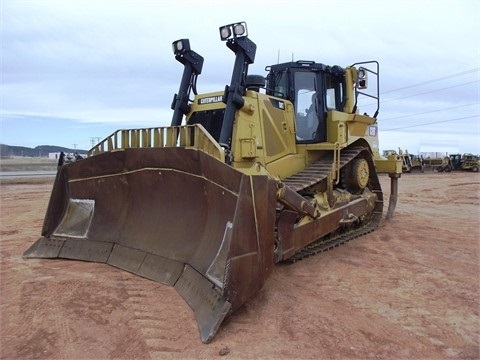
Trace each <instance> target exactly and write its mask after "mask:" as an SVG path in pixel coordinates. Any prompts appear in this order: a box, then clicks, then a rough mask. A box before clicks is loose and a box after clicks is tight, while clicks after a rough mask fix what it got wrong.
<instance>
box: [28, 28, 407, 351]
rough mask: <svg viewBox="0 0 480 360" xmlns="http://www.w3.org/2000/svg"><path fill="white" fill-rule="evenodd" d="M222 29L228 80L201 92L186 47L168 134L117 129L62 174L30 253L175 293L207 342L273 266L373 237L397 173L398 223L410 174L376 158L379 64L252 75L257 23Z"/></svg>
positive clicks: (295, 65) (302, 66) (395, 161)
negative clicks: (383, 176)
mask: <svg viewBox="0 0 480 360" xmlns="http://www.w3.org/2000/svg"><path fill="white" fill-rule="evenodd" d="M219 30H220V36H221V40H223V41H226V45H227V47H228V48H229V49H230V50H232V51H233V52H234V53H235V64H234V67H233V71H232V75H231V82H230V85H228V86H226V87H225V90H222V91H218V92H213V93H207V94H198V93H197V90H196V83H197V76H198V75H199V74H200V73H201V70H202V65H203V57H201V56H200V55H199V54H197V53H196V52H194V51H193V50H191V49H190V44H189V41H188V40H187V39H181V40H178V41H175V42H174V43H173V50H174V54H175V58H176V59H177V60H178V61H179V62H181V63H182V64H183V65H184V72H183V76H182V80H181V83H180V88H179V92H178V94H176V95H175V96H174V99H173V103H172V109H173V117H172V123H171V126H169V127H158V128H142V129H128V130H118V131H116V132H115V133H113V134H111V135H110V136H108V137H107V138H105V139H104V140H102V141H101V142H100V143H98V144H97V145H96V146H95V147H93V148H92V149H91V150H90V152H89V156H88V157H87V158H85V159H80V160H78V161H76V162H73V163H69V164H65V165H63V166H61V167H60V168H59V171H58V173H57V176H56V179H55V183H54V187H53V190H52V194H51V198H50V202H49V205H48V209H47V213H46V216H45V220H44V224H43V229H42V234H41V235H42V236H41V237H40V238H39V239H38V240H37V241H36V242H35V243H34V244H33V245H32V246H31V247H30V248H29V249H28V250H27V251H25V253H24V257H26V258H57V257H58V258H66V259H79V260H85V261H95V262H104V263H108V264H110V265H112V266H115V267H118V268H121V269H124V270H127V271H130V272H132V273H135V274H138V275H140V276H143V277H146V278H149V279H152V280H154V281H158V282H160V283H163V284H167V285H171V286H173V287H174V288H175V289H176V290H177V292H178V293H179V294H180V295H181V296H182V297H183V298H184V299H185V301H186V302H187V303H188V304H189V306H190V307H191V308H192V309H193V311H194V313H195V318H196V320H197V323H198V327H199V330H200V336H201V339H202V341H203V342H209V341H211V340H212V338H213V337H214V335H215V333H216V332H217V330H218V328H219V326H220V324H221V323H222V321H223V320H224V318H225V317H226V316H227V315H228V314H230V313H231V312H233V311H235V310H236V309H238V308H239V307H240V306H242V305H243V304H244V303H245V302H246V301H247V300H248V299H249V298H251V297H252V296H254V295H255V294H256V293H257V292H258V291H259V289H260V288H261V287H262V286H263V284H264V282H265V280H266V279H267V277H268V276H269V274H270V273H271V272H272V270H273V268H274V265H275V264H276V263H279V262H285V261H290V262H294V261H296V260H299V259H301V258H303V257H306V256H310V255H313V254H316V253H318V252H320V251H324V250H326V249H329V248H331V247H334V246H337V245H338V244H341V243H344V242H346V241H349V240H350V239H353V238H355V237H358V236H361V235H363V234H366V233H369V232H371V231H373V230H375V229H376V228H377V227H378V225H379V223H380V221H381V219H382V211H383V202H384V199H383V192H382V189H381V186H380V182H379V179H378V174H379V173H387V174H389V176H390V178H391V196H390V203H389V207H388V210H387V217H391V216H392V215H393V213H394V209H395V204H396V200H397V180H398V178H399V177H400V175H401V173H402V169H401V166H402V162H401V160H400V159H399V158H398V156H396V155H391V156H389V157H388V158H385V157H381V156H380V155H379V153H378V126H377V120H376V117H377V115H378V109H379V97H378V84H379V80H378V75H379V71H378V63H377V62H375V61H371V62H366V63H363V62H362V63H357V64H354V65H352V66H348V67H345V68H342V67H340V66H327V65H324V64H320V63H317V62H314V61H297V62H288V63H283V64H276V65H272V66H268V67H267V68H266V71H267V76H266V77H263V76H259V75H250V74H249V73H248V67H249V65H250V64H252V63H253V62H254V58H255V52H256V45H255V44H254V43H253V42H252V41H251V40H250V38H249V37H248V36H247V29H246V24H245V23H243V22H241V23H235V24H230V25H226V26H222V27H220V29H219ZM372 80H373V83H372V87H373V89H374V91H373V92H370V93H369V92H368V90H367V89H368V88H369V86H368V85H369V84H368V81H372ZM192 92H193V94H194V96H193V98H191V95H192V94H191V93H192ZM362 98H366V99H368V100H370V102H371V101H372V99H373V100H374V102H375V104H376V105H375V108H374V109H373V113H372V115H367V114H363V115H361V114H360V113H359V111H358V104H359V102H360V100H361V99H362ZM312 100H313V103H311V102H312Z"/></svg>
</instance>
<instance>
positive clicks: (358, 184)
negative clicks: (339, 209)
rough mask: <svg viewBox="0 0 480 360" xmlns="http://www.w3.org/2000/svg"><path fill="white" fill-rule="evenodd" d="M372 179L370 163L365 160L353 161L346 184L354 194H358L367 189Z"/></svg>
mask: <svg viewBox="0 0 480 360" xmlns="http://www.w3.org/2000/svg"><path fill="white" fill-rule="evenodd" d="M369 179H370V169H369V167H368V161H367V160H365V159H363V158H357V159H354V160H352V162H351V163H350V164H349V165H348V168H347V172H346V179H345V184H346V185H347V187H348V189H349V190H350V191H352V192H358V191H361V190H363V189H365V188H366V187H367V185H368V181H369Z"/></svg>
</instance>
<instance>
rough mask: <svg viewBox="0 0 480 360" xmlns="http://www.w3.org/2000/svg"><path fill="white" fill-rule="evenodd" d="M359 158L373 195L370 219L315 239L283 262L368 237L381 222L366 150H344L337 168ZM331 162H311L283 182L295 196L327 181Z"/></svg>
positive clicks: (377, 191)
mask: <svg viewBox="0 0 480 360" xmlns="http://www.w3.org/2000/svg"><path fill="white" fill-rule="evenodd" d="M360 155H361V156H362V157H363V158H365V159H366V160H367V162H368V165H369V170H370V171H369V173H370V178H369V184H368V187H369V189H370V190H371V191H372V192H373V193H375V194H376V195H377V200H376V203H375V208H374V210H373V213H372V216H371V217H370V220H369V221H368V222H364V223H361V224H358V225H356V226H354V227H350V228H348V229H347V230H337V231H336V232H335V233H332V234H330V235H329V236H327V237H324V238H321V239H319V240H318V241H316V242H314V243H312V244H310V245H308V246H306V247H305V248H303V249H301V250H299V251H298V252H296V253H295V254H294V255H293V256H292V257H290V258H289V259H287V260H286V262H287V263H293V262H296V261H298V260H302V259H304V258H307V257H310V256H312V255H315V254H318V253H320V252H324V251H327V250H330V249H332V248H335V247H337V246H339V245H342V244H345V243H346V242H348V241H350V240H353V239H355V238H358V237H360V236H363V235H365V234H368V233H370V232H372V231H374V230H375V229H376V228H377V227H378V225H379V224H380V221H381V219H382V212H383V193H382V188H381V186H380V182H379V180H378V176H377V173H376V171H375V164H374V162H373V159H372V156H371V154H370V152H369V151H368V149H367V148H364V147H361V146H352V147H349V148H346V149H344V150H342V151H341V153H340V167H341V168H342V169H343V168H344V167H345V166H346V165H347V164H348V163H349V162H350V161H352V160H353V159H355V158H356V157H359V156H360ZM332 162H333V156H327V157H325V158H323V159H321V160H319V161H317V162H315V163H313V164H312V165H311V166H309V167H308V168H306V169H305V170H303V171H301V172H299V173H297V174H295V175H293V176H291V177H289V178H287V179H285V180H284V181H283V182H284V184H286V185H287V186H290V187H291V188H292V189H294V190H295V191H297V192H298V193H302V192H303V191H306V190H307V189H308V188H310V187H312V186H314V185H316V184H318V183H320V182H321V181H324V180H325V179H326V178H327V176H328V173H329V172H330V171H331V169H332Z"/></svg>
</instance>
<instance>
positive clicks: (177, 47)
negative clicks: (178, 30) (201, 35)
mask: <svg viewBox="0 0 480 360" xmlns="http://www.w3.org/2000/svg"><path fill="white" fill-rule="evenodd" d="M172 49H173V53H174V54H175V56H177V55H180V54H182V53H184V52H186V51H189V50H190V41H189V40H188V39H180V40H177V41H174V42H173V43H172Z"/></svg>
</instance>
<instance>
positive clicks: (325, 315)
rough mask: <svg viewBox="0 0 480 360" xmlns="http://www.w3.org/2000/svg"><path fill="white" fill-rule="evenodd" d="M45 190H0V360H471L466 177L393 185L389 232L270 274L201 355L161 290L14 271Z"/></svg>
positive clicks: (90, 273) (417, 177) (479, 181)
mask: <svg viewBox="0 0 480 360" xmlns="http://www.w3.org/2000/svg"><path fill="white" fill-rule="evenodd" d="M381 182H382V186H383V188H384V191H385V193H386V195H387V199H388V192H389V178H388V177H387V176H385V177H384V176H382V177H381ZM52 183H53V181H52V179H48V180H46V179H36V180H22V181H8V182H5V181H4V182H2V184H1V185H0V200H1V203H0V205H1V227H0V231H1V232H0V236H1V237H0V251H1V272H0V276H1V278H0V281H1V282H0V290H1V293H0V294H1V306H0V315H1V318H0V321H1V322H0V326H1V333H0V335H1V339H0V340H1V342H0V345H1V348H0V358H1V359H211V358H219V357H222V356H223V358H225V359H420V358H421V359H479V358H480V351H479V348H480V322H479V304H480V301H479V300H480V282H479V280H480V278H479V274H480V272H479V270H480V265H479V263H480V262H479V257H480V255H479V254H480V227H479V220H480V207H479V205H480V175H479V174H475V173H468V172H454V173H449V174H446V173H433V172H432V173H424V174H404V175H403V176H402V178H401V179H400V191H399V192H400V195H399V202H398V205H397V212H396V215H395V217H394V218H393V219H392V220H390V221H385V220H384V221H383V222H382V224H381V226H380V228H379V229H378V230H376V231H374V232H373V233H371V234H368V235H366V236H364V237H362V238H359V239H356V240H354V241H351V242H349V243H347V244H345V245H343V246H340V247H337V248H335V249H334V250H331V251H328V252H325V253H322V254H320V255H317V256H314V257H311V258H308V259H306V260H303V261H300V262H297V263H295V264H292V265H282V266H277V267H276V268H275V270H274V272H273V274H272V276H271V277H270V278H269V279H268V280H267V283H266V285H265V287H264V288H263V289H262V290H261V291H260V292H259V293H258V295H257V296H256V297H255V298H253V299H252V300H251V301H250V302H248V303H247V304H246V305H245V306H244V307H243V308H241V309H240V310H239V311H238V312H236V313H235V314H233V315H232V316H230V317H229V318H228V319H227V320H226V321H225V322H224V323H223V324H222V326H221V327H220V329H219V331H218V333H217V335H216V337H215V338H214V340H213V341H212V342H211V343H210V344H208V345H206V344H203V343H202V342H201V341H200V337H199V333H198V330H197V325H196V322H195V320H194V317H193V313H192V312H191V311H190V309H189V307H188V305H187V304H186V303H185V302H184V301H183V299H182V298H181V297H180V295H178V294H177V293H176V292H175V290H174V289H173V288H170V287H167V286H164V285H161V284H158V283H155V282H153V281H150V280H146V279H143V278H140V277H138V276H135V275H132V274H130V273H127V272H124V271H121V270H119V269H116V268H113V267H111V266H108V265H104V264H95V263H86V262H80V261H68V260H41V259H30V260H24V259H22V253H23V251H25V250H26V249H27V248H28V247H29V246H30V245H31V244H32V243H33V242H34V241H35V240H36V239H37V238H38V237H39V235H40V231H41V227H42V222H43V217H44V215H45V210H46V206H47V203H48V199H49V196H50V190H51V188H52ZM385 210H386V209H385Z"/></svg>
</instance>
